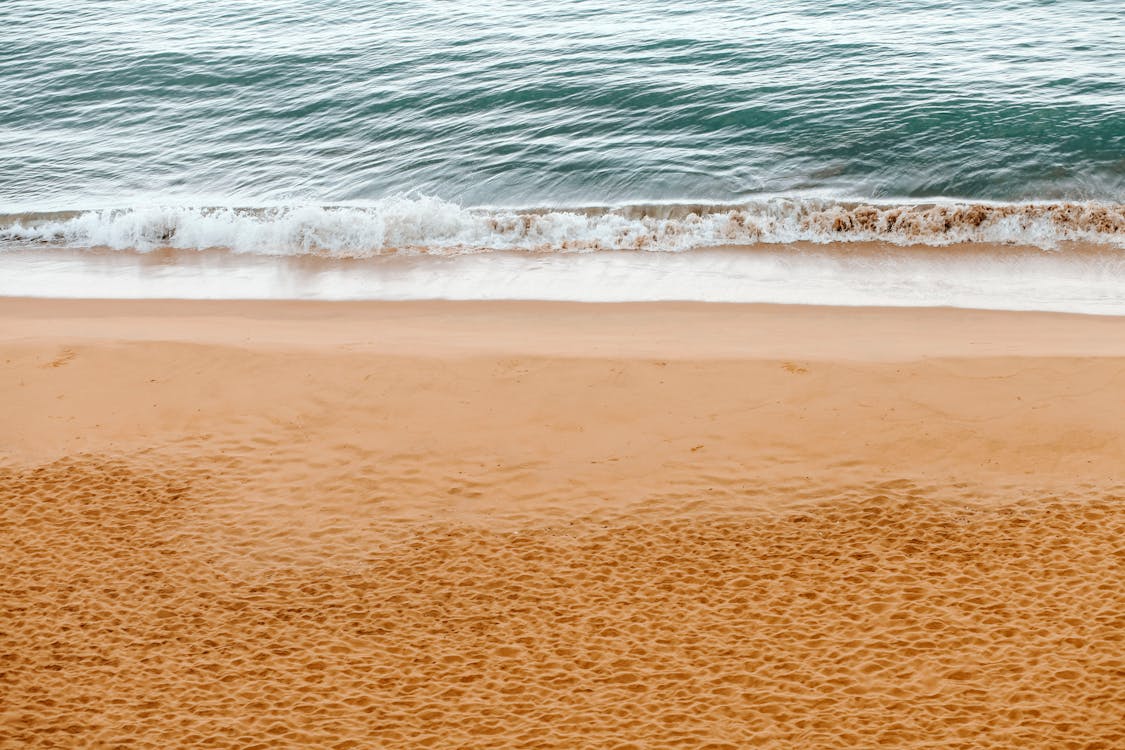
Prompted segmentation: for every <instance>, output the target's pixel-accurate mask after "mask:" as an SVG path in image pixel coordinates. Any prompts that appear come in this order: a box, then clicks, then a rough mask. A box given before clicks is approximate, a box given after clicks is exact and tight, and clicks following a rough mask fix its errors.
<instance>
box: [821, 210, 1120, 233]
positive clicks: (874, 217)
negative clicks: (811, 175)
mask: <svg viewBox="0 0 1125 750" xmlns="http://www.w3.org/2000/svg"><path fill="white" fill-rule="evenodd" d="M1007 220H1014V221H1016V222H1018V223H1019V224H1021V225H1024V226H1026V225H1030V224H1032V223H1035V222H1043V223H1045V224H1047V225H1048V226H1050V227H1053V228H1054V229H1056V230H1057V231H1059V232H1062V233H1063V234H1064V237H1065V236H1066V234H1068V233H1075V234H1077V235H1079V236H1086V237H1089V236H1092V235H1106V236H1115V235H1120V234H1123V233H1125V210H1123V209H1122V207H1121V206H1120V205H1103V204H1087V203H1050V204H1024V205H1003V204H981V203H973V204H964V205H962V204H955V205H930V206H925V205H923V206H872V205H858V206H851V207H849V206H846V205H833V206H831V207H830V208H827V209H819V210H812V211H810V212H809V213H808V215H807V216H806V217H804V218H803V220H802V225H803V226H804V227H805V228H806V229H808V230H811V231H818V232H825V233H833V234H844V235H846V234H848V233H860V234H863V235H886V236H893V237H895V238H900V239H908V240H916V241H924V240H926V239H929V238H937V237H944V236H948V235H956V234H958V233H965V232H969V233H972V232H974V231H978V230H980V229H981V228H982V227H985V226H987V225H989V224H997V223H999V222H1003V221H1007ZM1013 239H1015V240H1017V241H1018V239H1019V238H1018V236H1017V237H1014V238H1013Z"/></svg>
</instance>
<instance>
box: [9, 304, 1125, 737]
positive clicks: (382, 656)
mask: <svg viewBox="0 0 1125 750" xmlns="http://www.w3.org/2000/svg"><path fill="white" fill-rule="evenodd" d="M0 362H2V368H0V389H2V390H0V393H2V394H3V396H2V398H3V402H2V404H0V405H2V407H3V408H2V414H3V417H2V419H0V472H2V480H0V585H2V591H0V746H3V747H5V748H7V747H12V748H15V747H34V746H60V747H76V746H83V747H160V748H167V747H178V746H212V747H241V748H251V747H261V748H264V747H280V746H295V747H339V748H345V747H361V748H366V747H413V746H429V747H468V746H480V747H484V746H487V747H567V748H581V747H619V748H627V747H636V748H641V747H671V746H678V747H748V746H761V747H792V748H797V747H800V748H819V747H873V746H887V747H911V748H913V747H919V748H921V747H925V748H946V747H950V748H952V747H960V748H970V747H1012V748H1015V747H1050V748H1121V747H1125V505H1123V501H1125V318H1122V319H1109V318H1094V317H1080V316H1062V315H1046V314H1031V313H989V312H978V311H957V310H874V309H829V308H812V307H808V308H800V307H794V308H780V307H763V306H722V305H710V306H709V305H690V304H657V305H566V304H535V303H505V304H475V303H417V304H415V303H399V304H377V303H355V304H352V303H325V304H318V303H294V302H261V303H239V302H218V303H214V302H170V301H167V302H94V301H58V300H53V301H35V300H0Z"/></svg>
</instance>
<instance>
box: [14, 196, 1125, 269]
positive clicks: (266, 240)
mask: <svg viewBox="0 0 1125 750" xmlns="http://www.w3.org/2000/svg"><path fill="white" fill-rule="evenodd" d="M1070 241H1077V242H1085V243H1094V244H1103V245H1112V246H1117V247H1125V204H1118V203H1024V204H997V203H954V202H949V203H930V204H914V205H910V204H870V203H846V202H839V201H829V200H815V199H772V200H766V201H761V202H757V203H749V204H742V205H702V204H699V205H695V204H667V205H665V204H654V205H632V206H622V207H597V208H573V209H566V210H552V209H505V208H466V207H462V206H459V205H456V204H454V203H450V202H447V201H444V200H440V199H437V198H429V197H398V198H388V199H384V200H382V201H378V202H376V203H372V204H370V205H365V206H325V205H299V206H281V207H274V208H190V207H147V208H130V209H111V210H98V211H86V212H61V213H50V214H10V215H6V216H0V244H3V245H6V246H8V247H13V246H15V247H28V246H43V245H47V246H59V247H83V248H110V249H113V250H133V251H139V252H148V251H152V250H156V249H162V248H174V249H181V250H191V249H195V250H204V249H211V248H224V249H227V250H230V251H233V252H236V253H252V254H261V255H286V256H294V255H319V256H327V257H341V258H362V257H373V256H380V255H393V254H396V253H409V254H430V253H432V254H456V253H473V252H487V251H493V250H501V251H513V250H516V251H528V252H588V251H598V250H650V251H666V252H675V251H682V250H689V249H692V248H701V247H721V246H746V245H759V244H781V243H792V242H809V243H830V242H832V243H836V242H885V243H890V244H894V245H930V246H943V245H951V244H957V243H989V244H1012V245H1030V246H1037V247H1042V248H1054V247H1056V246H1057V245H1058V244H1059V243H1060V242H1070Z"/></svg>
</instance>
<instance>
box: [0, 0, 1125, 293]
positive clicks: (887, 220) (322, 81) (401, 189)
mask: <svg viewBox="0 0 1125 750" xmlns="http://www.w3.org/2000/svg"><path fill="white" fill-rule="evenodd" d="M1121 49H1125V11H1123V10H1122V9H1121V6H1120V3H1118V2H1112V1H1103V0H1063V1H1062V2H990V3H987V4H980V3H967V2H959V1H955V0H941V1H936V2H911V3H898V2H895V3H891V2H864V3H860V2H854V1H850V2H829V3H820V2H808V1H796V0H788V1H786V2H779V3H771V4H769V6H768V8H764V9H763V8H748V7H746V6H742V5H741V4H736V3H727V2H718V1H717V0H703V1H699V2H692V3H681V2H659V3H651V4H644V5H641V4H637V3H626V2H617V1H615V0H576V1H572V2H564V3H561V4H554V5H552V6H550V8H549V9H547V8H541V9H537V8H535V7H531V6H528V5H527V4H517V3H508V2H473V3H469V2H418V3H414V2H411V3H407V2H387V1H385V0H384V1H383V2H376V3H360V2H355V1H354V0H345V1H344V2H337V3H308V2H251V3H240V4H238V5H237V6H230V7H226V6H221V5H216V4H214V3H204V2H201V0H188V1H187V2H177V3H170V2H144V3H140V2H132V1H126V2H117V3H104V2H75V3H68V4H67V5H66V7H65V8H63V7H62V6H59V5H58V4H57V3H51V2H46V1H45V0H24V1H19V2H8V3H4V4H3V5H0V144H2V146H0V156H2V158H3V166H4V170H3V174H2V175H0V253H3V252H8V253H10V252H16V253H17V254H19V255H20V257H29V256H28V255H27V251H28V250H29V249H35V250H37V251H38V252H40V253H46V254H47V255H46V256H45V258H46V260H47V261H50V260H51V258H50V254H51V253H52V252H53V251H54V250H55V249H58V248H69V249H83V248H110V249H115V250H122V251H130V252H131V251H134V250H139V251H151V250H153V249H158V248H162V247H172V248H178V249H181V250H204V249H208V248H225V249H227V250H229V251H232V252H234V253H252V254H261V255H266V256H290V255H308V254H312V255H329V256H345V257H368V256H378V255H384V254H388V253H392V254H393V253H401V252H404V251H406V252H422V253H425V254H435V253H462V252H467V251H468V252H480V251H496V250H500V251H512V250H516V251H533V252H539V253H541V252H553V251H559V250H562V251H575V250H578V251H590V250H633V249H642V250H672V251H683V250H693V249H697V248H700V247H713V246H722V245H740V246H745V245H755V244H758V243H783V242H798V241H803V242H817V243H825V242H841V241H843V242H848V241H858V242H870V241H880V242H886V243H889V244H891V245H904V246H905V245H913V244H927V245H949V244H954V243H965V242H970V243H989V244H995V243H1000V244H1006V243H1011V244H1019V245H1035V246H1038V247H1041V248H1045V249H1047V250H1050V251H1055V250H1057V248H1059V247H1060V245H1061V244H1065V243H1067V242H1072V241H1079V242H1083V243H1087V244H1089V243H1094V244H1099V245H1104V246H1105V248H1106V249H1105V252H1106V253H1108V254H1109V255H1110V256H1111V257H1114V256H1115V255H1116V254H1118V253H1119V252H1120V250H1121V247H1122V246H1123V244H1125V239H1123V238H1125V208H1123V203H1125V79H1123V78H1122V75H1121V70H1122V66H1123V64H1125V58H1123V56H1122V53H1121V52H1120V50H1121ZM1044 204H1057V205H1055V206H1054V207H1051V206H1047V207H1045V206H1044ZM935 205H936V206H937V207H936V208H935V207H934V206H935ZM869 206H871V207H870V208H869ZM873 211H874V212H875V213H874V214H873V213H872V212H873ZM982 211H983V212H984V214H981V212H982ZM872 216H874V218H872ZM951 216H952V218H950V217H951ZM982 216H983V218H982ZM13 263H14V260H13V259H9V260H8V261H7V262H6V265H8V266H11V265H12V264H13ZM677 263H681V264H682V262H681V261H677ZM1048 265H1049V264H1048ZM378 267H382V266H378ZM435 271H436V267H435ZM878 272H880V271H878V270H877V269H875V270H873V271H872V273H878ZM704 275H705V274H704ZM454 281H456V280H454ZM1049 282H1050V279H1044V280H1043V283H1045V284H1046V283H1049ZM793 283H794V284H795V285H796V286H794V287H793V288H792V289H791V290H789V291H790V292H792V295H791V296H795V297H801V296H802V289H801V287H800V283H801V282H800V280H799V279H794V280H793ZM9 284H10V285H12V284H15V285H17V286H18V284H16V283H15V282H9ZM628 286H629V285H628V283H627V284H626V288H628ZM424 292H425V290H422V289H419V290H418V293H419V294H423V293H424ZM280 293H281V292H279V294H280ZM643 293H644V292H643V290H641V289H638V290H636V292H635V294H634V295H633V296H643ZM804 296H805V297H808V298H810V299H811V297H812V296H813V295H812V293H811V291H810V290H806V291H805V293H804ZM1013 304H1014V303H1013Z"/></svg>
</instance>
